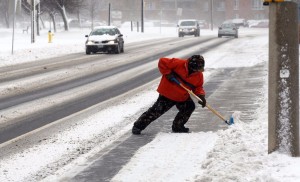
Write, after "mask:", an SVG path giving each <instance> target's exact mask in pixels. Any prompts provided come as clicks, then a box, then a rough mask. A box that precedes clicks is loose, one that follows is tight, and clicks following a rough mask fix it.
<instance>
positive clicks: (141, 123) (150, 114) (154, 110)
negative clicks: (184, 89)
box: [134, 95, 195, 130]
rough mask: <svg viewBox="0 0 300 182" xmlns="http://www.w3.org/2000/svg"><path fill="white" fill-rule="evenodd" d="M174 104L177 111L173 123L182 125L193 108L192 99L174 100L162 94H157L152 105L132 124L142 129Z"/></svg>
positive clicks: (178, 125) (177, 125)
mask: <svg viewBox="0 0 300 182" xmlns="http://www.w3.org/2000/svg"><path fill="white" fill-rule="evenodd" d="M174 105H176V107H177V109H178V110H179V112H178V113H177V115H176V117H175V119H174V121H173V125H175V126H176V127H183V126H184V124H185V123H186V122H187V121H188V120H189V118H190V116H191V115H192V113H193V111H194V110H195V103H194V101H193V100H192V99H191V98H189V99H188V100H186V101H184V102H176V101H172V100H170V99H168V98H166V97H164V96H162V95H159V97H158V99H157V101H156V102H155V103H154V104H153V106H152V107H150V108H149V109H148V110H147V111H146V112H144V113H143V114H142V115H141V116H140V117H139V118H138V120H137V121H136V122H135V123H134V126H135V127H137V128H139V129H140V130H144V129H145V128H146V127H147V126H148V125H149V124H150V123H151V122H153V121H154V120H156V119H157V118H159V117H160V116H161V115H163V114H164V113H165V112H167V111H168V110H169V109H170V108H171V107H173V106H174Z"/></svg>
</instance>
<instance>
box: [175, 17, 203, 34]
mask: <svg viewBox="0 0 300 182" xmlns="http://www.w3.org/2000/svg"><path fill="white" fill-rule="evenodd" d="M177 27H178V37H184V36H185V35H194V36H195V37H199V36H200V27H199V24H198V21H197V20H195V19H188V20H180V21H179V23H178V25H177Z"/></svg>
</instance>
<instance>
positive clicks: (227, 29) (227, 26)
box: [218, 23, 239, 38]
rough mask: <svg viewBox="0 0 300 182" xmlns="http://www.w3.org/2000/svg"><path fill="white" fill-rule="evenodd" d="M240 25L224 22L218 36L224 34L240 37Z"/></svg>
mask: <svg viewBox="0 0 300 182" xmlns="http://www.w3.org/2000/svg"><path fill="white" fill-rule="evenodd" d="M238 29H239V28H238V27H236V25H235V24H233V23H223V24H222V25H221V26H220V27H219V30H218V37H222V36H233V37H235V38H238V37H239V33H238Z"/></svg>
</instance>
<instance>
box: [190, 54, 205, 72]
mask: <svg viewBox="0 0 300 182" xmlns="http://www.w3.org/2000/svg"><path fill="white" fill-rule="evenodd" d="M204 66H205V61H204V58H203V56H201V55H193V56H191V57H190V58H189V59H188V67H189V69H191V70H194V71H196V70H200V69H202V68H204Z"/></svg>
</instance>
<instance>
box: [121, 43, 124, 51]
mask: <svg viewBox="0 0 300 182" xmlns="http://www.w3.org/2000/svg"><path fill="white" fill-rule="evenodd" d="M121 52H122V53H123V52H124V43H123V44H122V49H121Z"/></svg>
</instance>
